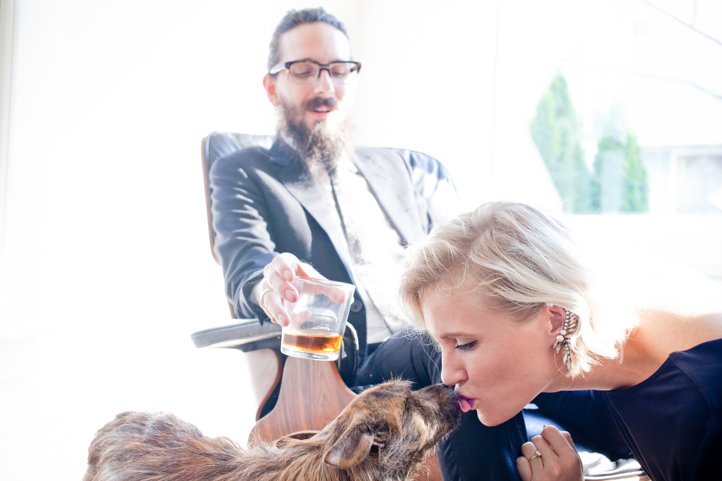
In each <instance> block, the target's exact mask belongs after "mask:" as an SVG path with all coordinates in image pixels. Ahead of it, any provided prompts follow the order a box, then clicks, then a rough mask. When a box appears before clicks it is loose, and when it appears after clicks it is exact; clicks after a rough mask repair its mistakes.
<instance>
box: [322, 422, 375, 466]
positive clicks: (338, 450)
mask: <svg viewBox="0 0 722 481" xmlns="http://www.w3.org/2000/svg"><path fill="white" fill-rule="evenodd" d="M373 442H374V437H373V436H372V435H370V434H368V433H364V432H361V431H360V430H359V429H358V428H350V429H347V430H346V432H345V433H343V435H342V436H341V438H340V439H339V440H338V441H336V443H335V444H334V445H333V446H331V449H330V450H329V451H328V453H326V457H325V459H324V461H326V463H328V464H330V465H331V466H335V467H337V468H339V469H351V468H352V467H354V466H356V465H357V464H359V463H360V462H361V461H363V460H364V459H366V456H368V455H369V451H371V446H372V445H373Z"/></svg>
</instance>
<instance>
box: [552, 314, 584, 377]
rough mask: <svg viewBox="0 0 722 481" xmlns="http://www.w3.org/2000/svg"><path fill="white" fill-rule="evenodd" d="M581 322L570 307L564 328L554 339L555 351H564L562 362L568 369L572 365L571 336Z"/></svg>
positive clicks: (565, 315)
mask: <svg viewBox="0 0 722 481" xmlns="http://www.w3.org/2000/svg"><path fill="white" fill-rule="evenodd" d="M578 322H579V316H577V315H576V314H574V313H573V312H572V311H570V310H569V309H567V310H566V313H565V314H564V323H563V324H562V328H561V329H560V330H559V334H557V337H556V339H555V340H554V351H555V352H557V353H558V352H559V351H562V362H563V363H564V366H565V367H566V368H567V371H568V370H569V369H570V368H571V365H572V352H571V348H570V347H569V337H570V336H571V335H572V334H573V333H574V331H576V330H577V323H578Z"/></svg>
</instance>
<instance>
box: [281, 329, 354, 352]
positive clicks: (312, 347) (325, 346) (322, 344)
mask: <svg viewBox="0 0 722 481" xmlns="http://www.w3.org/2000/svg"><path fill="white" fill-rule="evenodd" d="M281 342H282V343H283V345H284V346H286V347H288V348H291V349H295V350H299V351H305V352H310V353H315V354H321V355H324V354H331V353H337V352H339V350H340V349H341V342H343V336H339V335H338V334H321V335H309V334H297V333H288V332H284V333H283V340H282V341H281Z"/></svg>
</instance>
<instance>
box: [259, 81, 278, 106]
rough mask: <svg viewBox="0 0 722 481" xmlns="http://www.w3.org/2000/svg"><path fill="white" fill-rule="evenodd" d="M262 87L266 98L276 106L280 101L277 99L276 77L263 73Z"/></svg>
mask: <svg viewBox="0 0 722 481" xmlns="http://www.w3.org/2000/svg"><path fill="white" fill-rule="evenodd" d="M263 88H264V89H265V90H266V96H267V97H268V100H270V101H271V103H272V104H273V106H274V107H278V106H279V104H280V103H281V102H280V100H278V93H277V92H276V79H274V78H273V77H271V76H270V75H269V74H266V75H264V76H263Z"/></svg>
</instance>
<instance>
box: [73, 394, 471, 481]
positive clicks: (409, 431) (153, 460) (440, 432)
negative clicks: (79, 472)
mask: <svg viewBox="0 0 722 481" xmlns="http://www.w3.org/2000/svg"><path fill="white" fill-rule="evenodd" d="M459 417H460V411H459V408H458V407H457V404H456V399H455V396H454V393H453V391H452V390H451V389H450V388H447V387H445V386H442V385H434V386H430V387H427V388H424V389H421V390H418V391H412V390H411V389H410V384H409V383H408V382H406V381H389V382H386V383H384V384H380V385H378V386H375V387H373V388H370V389H368V390H366V391H364V392H363V393H362V394H360V395H359V396H357V397H355V398H354V399H353V400H352V401H351V403H349V404H348V406H346V408H345V409H344V410H343V411H342V412H341V414H339V415H338V417H337V418H336V419H335V420H334V421H332V422H331V423H329V424H328V425H327V426H326V427H325V428H324V429H323V430H321V431H319V432H317V433H315V434H313V433H310V434H308V435H307V436H310V437H306V438H305V439H299V438H298V437H294V436H287V437H284V438H281V439H280V440H278V441H277V442H276V443H274V444H272V445H268V444H262V445H254V446H252V447H250V448H249V449H248V450H243V449H241V448H239V447H238V446H237V445H236V444H234V443H233V442H232V441H230V440H229V439H226V438H207V437H204V436H203V435H202V434H201V433H200V431H198V429H197V428H196V427H195V426H193V425H191V424H188V423H186V422H184V421H181V420H180V419H178V418H177V417H175V416H173V415H171V414H148V413H138V412H126V413H122V414H119V415H118V416H117V417H116V418H115V419H114V420H113V421H111V422H110V423H108V424H107V425H105V426H104V427H103V428H101V429H100V431H98V433H97V435H96V437H95V439H94V440H93V442H92V443H91V445H90V448H89V453H88V465H89V466H88V470H87V473H86V474H85V478H84V481H245V480H252V481H266V480H269V481H270V480H274V481H276V480H277V481H291V480H293V481H297V480H306V481H362V480H363V481H379V480H383V481H402V480H404V481H405V480H410V479H412V477H413V476H414V472H415V471H416V470H417V468H418V466H419V465H420V463H421V461H422V459H423V458H424V455H425V454H426V452H427V451H429V450H430V449H432V448H433V447H434V445H435V444H436V443H437V442H438V441H439V440H440V439H441V438H443V437H444V436H446V435H447V434H448V433H450V432H451V431H452V430H453V429H455V427H456V426H457V424H458V421H459Z"/></svg>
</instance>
